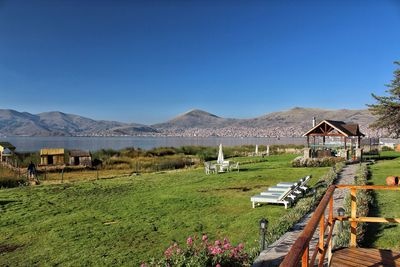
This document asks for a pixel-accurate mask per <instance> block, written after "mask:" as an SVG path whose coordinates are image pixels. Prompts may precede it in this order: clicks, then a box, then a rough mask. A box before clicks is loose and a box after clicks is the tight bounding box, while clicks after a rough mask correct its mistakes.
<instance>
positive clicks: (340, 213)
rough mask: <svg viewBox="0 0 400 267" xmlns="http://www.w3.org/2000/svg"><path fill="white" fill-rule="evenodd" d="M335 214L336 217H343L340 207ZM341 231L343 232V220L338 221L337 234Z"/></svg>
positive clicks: (342, 209)
mask: <svg viewBox="0 0 400 267" xmlns="http://www.w3.org/2000/svg"><path fill="white" fill-rule="evenodd" d="M337 213H338V216H340V217H343V216H344V213H345V210H344V208H342V207H340V208H338V209H337ZM342 231H343V220H340V224H339V233H341V232H342Z"/></svg>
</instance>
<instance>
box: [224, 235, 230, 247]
mask: <svg viewBox="0 0 400 267" xmlns="http://www.w3.org/2000/svg"><path fill="white" fill-rule="evenodd" d="M225 244H229V239H228V238H226V237H225V238H224V245H225Z"/></svg>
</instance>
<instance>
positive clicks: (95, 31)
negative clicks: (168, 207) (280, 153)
mask: <svg viewBox="0 0 400 267" xmlns="http://www.w3.org/2000/svg"><path fill="white" fill-rule="evenodd" d="M399 29H400V2H399V1H186V0H181V1H145V0H143V1H128V0H126V1H122V0H120V1H118V0H116V1H111V0H110V1H99V0H98V1H94V0H93V1H83V0H81V1H52V0H49V1H30V0H27V1H18V0H12V1H11V0H9V1H7V0H0V108H11V109H16V110H19V111H28V112H31V113H39V112H43V111H50V110H59V111H63V112H67V113H74V114H79V115H83V116H87V117H91V118H95V119H107V120H119V121H127V122H138V123H146V124H151V123H157V122H162V121H165V120H167V119H170V118H171V117H174V116H175V115H177V114H179V113H182V112H184V111H187V110H189V109H193V108H199V109H204V110H206V111H209V112H211V113H214V114H217V115H219V116H222V117H237V118H248V117H256V116H260V115H263V114H265V113H268V112H272V111H278V110H283V109H289V108H291V107H294V106H302V107H320V108H331V109H336V108H351V109H353V108H365V104H366V103H371V102H372V99H371V96H370V93H371V92H374V93H376V94H383V93H384V90H385V87H384V84H386V83H388V82H390V80H391V79H392V77H393V75H392V72H393V70H394V68H395V66H394V65H393V61H395V60H400V34H399Z"/></svg>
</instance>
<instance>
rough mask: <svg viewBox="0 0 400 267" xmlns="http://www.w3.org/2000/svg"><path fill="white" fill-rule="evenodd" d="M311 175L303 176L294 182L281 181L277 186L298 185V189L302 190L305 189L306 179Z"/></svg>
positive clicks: (306, 188)
mask: <svg viewBox="0 0 400 267" xmlns="http://www.w3.org/2000/svg"><path fill="white" fill-rule="evenodd" d="M310 178H311V175H308V176H306V177H304V178H301V179H300V180H299V181H298V182H294V183H288V182H282V183H279V184H277V186H280V187H285V186H293V185H297V184H298V185H299V189H301V190H303V191H307V190H308V187H307V186H306V184H307V183H308V181H309V180H310Z"/></svg>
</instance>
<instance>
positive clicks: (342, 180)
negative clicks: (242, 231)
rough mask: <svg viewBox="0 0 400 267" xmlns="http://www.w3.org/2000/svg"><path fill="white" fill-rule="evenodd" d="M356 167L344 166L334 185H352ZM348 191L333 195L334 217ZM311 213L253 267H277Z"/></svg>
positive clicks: (311, 246) (313, 246) (312, 245)
mask: <svg viewBox="0 0 400 267" xmlns="http://www.w3.org/2000/svg"><path fill="white" fill-rule="evenodd" d="M358 167H359V166H358V165H356V164H353V165H346V166H345V167H344V168H343V170H342V172H341V173H340V174H339V176H338V179H337V180H336V184H353V183H354V176H355V174H356V171H357V169H358ZM347 192H348V189H345V190H343V189H341V190H336V191H335V192H334V194H333V208H334V214H333V216H336V210H337V208H339V207H343V202H344V197H345V196H346V194H347ZM312 215H313V213H312V212H311V213H309V214H307V215H306V216H304V217H303V219H302V220H301V221H300V222H298V223H296V224H295V225H294V226H293V227H292V229H291V230H290V231H289V232H286V233H285V234H284V235H283V236H281V238H279V239H278V240H277V241H275V242H274V243H273V244H271V245H270V246H268V247H267V248H266V249H265V250H264V251H262V252H261V254H260V256H258V258H257V259H256V260H255V261H254V263H253V267H265V266H279V264H280V263H281V262H282V260H283V259H284V258H285V256H286V254H287V253H288V252H289V250H290V248H291V246H292V244H293V243H294V242H295V241H296V239H297V238H298V236H299V235H300V234H301V232H302V231H303V229H304V227H305V226H306V225H307V223H308V221H309V220H310V218H311V216H312ZM318 238H319V230H318V229H317V230H316V231H315V233H314V236H313V238H312V240H311V242H310V257H311V255H312V254H313V253H314V248H315V246H316V244H317V242H318Z"/></svg>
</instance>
